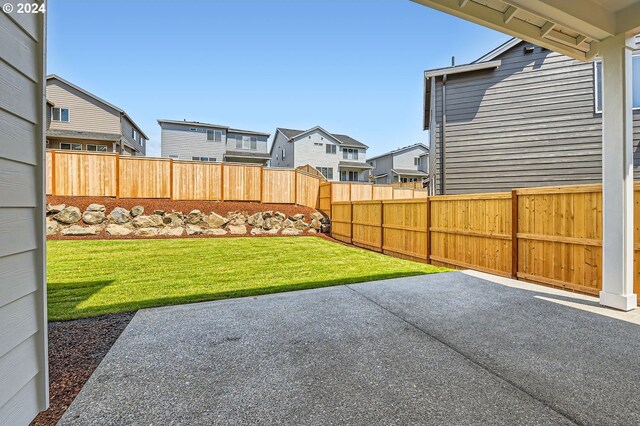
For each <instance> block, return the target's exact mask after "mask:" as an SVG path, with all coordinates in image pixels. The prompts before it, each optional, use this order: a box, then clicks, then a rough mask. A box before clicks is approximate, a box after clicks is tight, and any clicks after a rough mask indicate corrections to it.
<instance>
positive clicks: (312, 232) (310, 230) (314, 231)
mask: <svg viewBox="0 0 640 426" xmlns="http://www.w3.org/2000/svg"><path fill="white" fill-rule="evenodd" d="M307 232H309V234H317V233H318V231H316V230H315V229H313V228H311V229H309V231H307Z"/></svg>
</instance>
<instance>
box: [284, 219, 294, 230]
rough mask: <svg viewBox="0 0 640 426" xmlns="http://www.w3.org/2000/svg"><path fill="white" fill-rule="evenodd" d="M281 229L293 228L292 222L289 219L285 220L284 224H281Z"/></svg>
mask: <svg viewBox="0 0 640 426" xmlns="http://www.w3.org/2000/svg"><path fill="white" fill-rule="evenodd" d="M282 227H283V228H293V221H291V220H290V219H287V220H285V221H284V222H282Z"/></svg>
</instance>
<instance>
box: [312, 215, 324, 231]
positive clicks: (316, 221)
mask: <svg viewBox="0 0 640 426" xmlns="http://www.w3.org/2000/svg"><path fill="white" fill-rule="evenodd" d="M311 227H312V228H313V229H321V228H322V223H321V222H320V220H319V219H317V218H314V219H313V220H312V221H311Z"/></svg>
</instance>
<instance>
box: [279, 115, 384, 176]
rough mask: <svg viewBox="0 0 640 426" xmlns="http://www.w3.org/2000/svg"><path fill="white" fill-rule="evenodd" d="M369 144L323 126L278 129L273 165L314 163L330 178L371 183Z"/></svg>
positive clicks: (297, 165) (294, 165) (285, 165)
mask: <svg viewBox="0 0 640 426" xmlns="http://www.w3.org/2000/svg"><path fill="white" fill-rule="evenodd" d="M368 148H369V147H368V146H367V145H365V144H363V143H362V142H360V141H358V140H356V139H354V138H352V137H351V136H347V135H341V134H333V133H329V132H327V131H326V130H324V129H323V128H322V127H320V126H316V127H313V128H311V129H309V130H293V129H283V128H277V129H276V133H275V137H274V139H273V143H272V144H271V150H270V156H271V163H270V164H271V166H272V167H291V168H295V167H300V166H305V165H307V164H308V165H310V166H312V167H315V168H316V169H317V170H318V171H320V172H321V173H322V174H323V175H324V176H325V177H326V178H327V180H333V181H345V182H369V176H370V173H371V169H372V167H371V165H369V164H368V163H367V162H366V161H365V158H366V155H367V149H368Z"/></svg>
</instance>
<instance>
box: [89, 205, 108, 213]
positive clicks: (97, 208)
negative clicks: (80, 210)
mask: <svg viewBox="0 0 640 426" xmlns="http://www.w3.org/2000/svg"><path fill="white" fill-rule="evenodd" d="M87 211H88V212H105V211H107V208H106V207H105V206H103V205H102V204H89V207H87Z"/></svg>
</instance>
